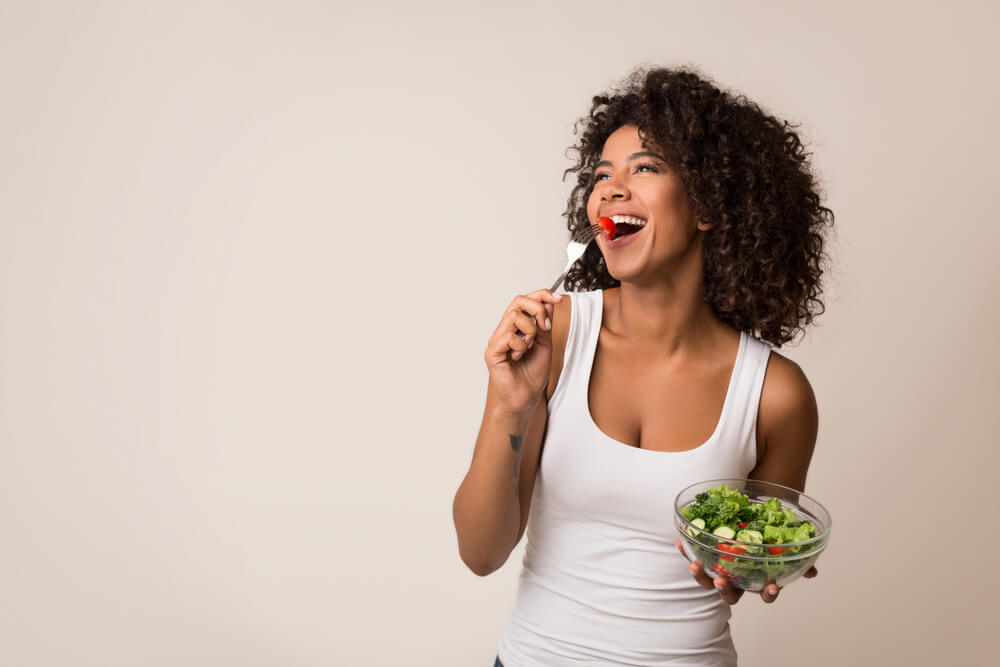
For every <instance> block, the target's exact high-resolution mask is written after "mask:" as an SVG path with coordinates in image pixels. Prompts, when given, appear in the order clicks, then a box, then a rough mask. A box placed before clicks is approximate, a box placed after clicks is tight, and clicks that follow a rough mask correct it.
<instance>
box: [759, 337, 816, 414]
mask: <svg viewBox="0 0 1000 667" xmlns="http://www.w3.org/2000/svg"><path fill="white" fill-rule="evenodd" d="M760 401H761V408H762V409H763V408H764V405H765V404H767V406H768V407H769V408H772V409H774V410H776V411H778V412H783V411H786V410H788V409H795V408H796V407H804V406H805V405H806V404H810V403H811V404H812V405H815V404H816V397H815V395H814V394H813V390H812V385H810V384H809V380H808V378H806V374H805V372H804V371H803V370H802V368H801V367H800V366H799V365H798V364H797V363H795V362H794V361H792V360H791V359H789V358H788V357H786V356H785V355H783V354H781V353H780V352H778V351H777V350H771V354H770V359H769V360H768V362H767V372H766V373H765V375H764V386H763V387H762V388H761V396H760Z"/></svg>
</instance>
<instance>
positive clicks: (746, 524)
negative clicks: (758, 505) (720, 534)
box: [736, 521, 750, 528]
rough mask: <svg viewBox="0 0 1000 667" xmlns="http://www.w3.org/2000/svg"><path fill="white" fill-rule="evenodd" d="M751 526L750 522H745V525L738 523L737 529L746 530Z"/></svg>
mask: <svg viewBox="0 0 1000 667" xmlns="http://www.w3.org/2000/svg"><path fill="white" fill-rule="evenodd" d="M749 525H750V522H749V521H744V522H743V523H738V524H736V527H737V528H746V527H747V526H749Z"/></svg>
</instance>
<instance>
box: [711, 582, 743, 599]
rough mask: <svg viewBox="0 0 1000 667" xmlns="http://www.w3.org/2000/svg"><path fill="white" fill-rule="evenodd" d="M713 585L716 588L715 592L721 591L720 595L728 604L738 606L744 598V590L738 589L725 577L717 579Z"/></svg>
mask: <svg viewBox="0 0 1000 667" xmlns="http://www.w3.org/2000/svg"><path fill="white" fill-rule="evenodd" d="M712 584H713V585H714V586H715V590H717V591H719V595H721V596H722V600H723V601H724V602H725V603H726V604H736V603H737V602H739V601H740V598H741V597H743V589H742V588H736V587H735V586H733V584H732V582H731V581H729V580H728V579H726V578H725V577H716V578H715V580H714V581H713V582H712Z"/></svg>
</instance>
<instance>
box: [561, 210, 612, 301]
mask: <svg viewBox="0 0 1000 667" xmlns="http://www.w3.org/2000/svg"><path fill="white" fill-rule="evenodd" d="M603 231H604V228H603V227H601V226H600V225H591V226H590V227H585V228H583V229H580V230H577V233H576V234H575V235H574V237H573V239H572V240H570V242H569V244H568V245H567V246H566V259H567V260H569V261H567V262H566V268H565V270H563V272H562V273H561V274H560V275H559V277H558V278H556V281H555V282H554V283H552V288H551V289H550V290H549V291H550V292H555V291H556V290H557V289H558V288H559V286H560V285H562V281H563V280H565V279H566V276H567V274H569V270H570V269H571V268H573V265H574V264H576V262H577V260H578V259H580V258H581V257H583V253H584V251H586V250H587V246H589V245H590V243H591V241H593V240H594V239H596V238H597V235H598V234H600V233H601V232H603Z"/></svg>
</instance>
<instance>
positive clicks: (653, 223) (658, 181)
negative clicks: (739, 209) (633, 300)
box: [587, 125, 710, 282]
mask: <svg viewBox="0 0 1000 667" xmlns="http://www.w3.org/2000/svg"><path fill="white" fill-rule="evenodd" d="M594 180H595V182H594V190H593V192H592V193H591V195H590V199H589V200H588V201H587V216H588V217H589V218H590V222H591V224H593V223H596V222H597V219H598V218H599V217H603V216H607V217H614V218H615V221H616V223H617V222H619V221H620V220H622V218H619V217H618V216H630V217H631V218H633V220H632V222H637V221H636V220H634V218H639V219H640V221H641V220H645V222H646V224H645V226H643V227H642V228H641V229H640V231H638V232H636V233H635V234H632V235H629V236H625V237H619V236H616V237H615V240H614V241H609V240H608V238H607V236H606V235H604V234H601V235H599V236H598V238H597V244H598V246H599V247H600V248H601V252H602V253H603V254H604V260H605V263H606V264H607V267H608V272H609V273H610V274H611V276H612V277H614V278H615V279H617V280H621V281H629V282H647V281H652V282H656V281H658V280H659V281H662V276H663V275H664V273H665V272H671V271H677V270H678V267H677V265H678V264H687V265H689V266H690V265H691V264H692V262H697V266H698V271H700V266H701V237H702V231H703V230H706V229H708V228H709V226H710V225H706V224H698V223H697V222H696V220H695V219H694V215H693V214H692V211H691V205H690V202H689V201H688V198H687V194H686V193H685V191H684V186H683V185H682V184H681V182H680V180H679V179H678V178H677V176H676V175H675V174H674V173H673V171H672V170H671V169H670V168H669V167H668V166H667V163H666V162H664V161H663V159H662V158H660V157H659V156H658V155H657V154H656V152H655V149H653V148H652V147H649V146H644V145H643V143H642V141H641V139H640V138H639V129H638V128H637V127H636V126H635V125H623V126H622V127H620V128H618V129H617V130H615V131H614V132H613V133H612V134H611V136H609V137H608V139H607V141H605V142H604V148H603V150H602V151H601V160H600V162H598V163H597V165H596V167H595V168H594ZM670 265H674V266H673V268H672V269H671V268H670Z"/></svg>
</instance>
